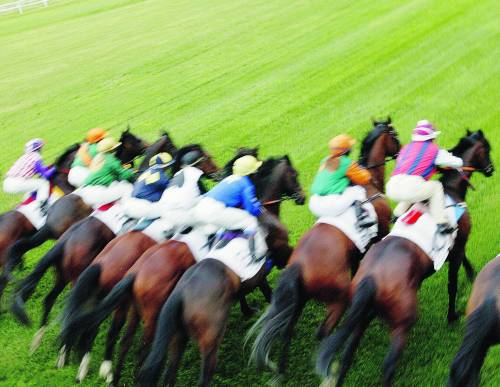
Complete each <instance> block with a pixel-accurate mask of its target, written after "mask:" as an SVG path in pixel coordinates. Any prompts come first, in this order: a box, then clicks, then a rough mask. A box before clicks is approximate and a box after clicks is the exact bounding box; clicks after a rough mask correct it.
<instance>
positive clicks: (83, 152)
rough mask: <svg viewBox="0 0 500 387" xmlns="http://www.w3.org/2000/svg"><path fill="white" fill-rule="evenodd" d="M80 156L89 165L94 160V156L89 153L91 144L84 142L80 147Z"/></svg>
mask: <svg viewBox="0 0 500 387" xmlns="http://www.w3.org/2000/svg"><path fill="white" fill-rule="evenodd" d="M77 153H78V156H79V157H80V158H81V159H82V161H83V163H84V164H85V165H86V166H87V167H88V166H89V165H90V163H91V162H92V157H91V156H90V154H89V146H88V144H87V143H84V144H82V145H81V146H80V148H78V152H77Z"/></svg>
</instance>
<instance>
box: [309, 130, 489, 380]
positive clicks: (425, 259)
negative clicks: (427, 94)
mask: <svg viewBox="0 0 500 387" xmlns="http://www.w3.org/2000/svg"><path fill="white" fill-rule="evenodd" d="M451 152H452V153H453V154H454V155H455V156H458V157H461V158H462V159H463V161H464V166H465V167H464V170H466V172H463V171H457V170H443V171H442V176H441V182H442V184H443V187H444V190H445V193H446V194H448V195H449V196H451V197H452V198H453V199H454V200H455V201H456V203H460V202H464V200H465V196H466V192H467V188H468V186H469V185H471V183H470V181H469V178H470V176H471V174H472V173H473V172H474V171H480V172H482V173H483V174H484V175H485V176H486V177H489V176H491V175H492V174H493V171H494V168H493V164H492V162H491V159H490V145H489V143H488V140H487V139H486V137H485V136H484V133H483V132H482V131H481V130H479V131H477V132H474V133H472V132H470V131H467V133H466V136H464V137H462V138H461V139H460V142H459V143H458V145H457V146H455V147H454V148H453V149H452V150H451ZM470 229H471V224H470V217H469V214H468V212H465V213H464V215H463V216H462V217H461V218H460V220H459V221H458V233H457V236H456V240H455V244H454V246H453V248H452V249H451V251H450V252H449V254H448V257H447V260H448V262H449V264H450V267H449V279H448V281H449V282H448V293H449V308H448V321H449V322H451V321H454V320H455V319H456V312H455V298H456V290H457V284H456V281H457V272H458V268H459V267H460V264H461V263H462V261H463V260H464V259H465V244H466V242H467V238H468V236H469V233H470ZM434 272H435V271H434V267H433V262H432V261H431V259H430V258H429V256H427V254H426V253H425V252H424V251H423V250H421V249H420V247H419V246H417V245H416V244H415V243H413V242H412V241H410V240H409V239H406V238H402V237H398V236H391V235H389V236H388V237H387V238H385V239H384V240H382V241H381V242H379V243H377V244H375V245H373V246H372V247H371V248H370V249H369V250H368V252H367V253H366V255H365V257H364V259H363V261H362V262H361V265H360V267H359V270H358V271H357V273H356V275H355V276H354V278H353V280H352V283H351V288H350V291H351V296H352V303H351V307H350V309H349V312H348V314H347V317H346V319H345V320H344V322H343V324H342V326H341V327H340V328H339V329H338V330H337V331H336V332H335V334H334V335H332V336H329V337H328V338H327V339H325V340H324V341H323V343H322V345H321V349H320V352H319V355H318V359H317V362H316V369H317V371H318V373H319V374H320V375H322V376H325V377H331V376H330V371H329V369H330V364H331V362H332V361H333V358H334V356H335V354H336V352H337V351H339V350H340V348H341V346H342V345H343V344H344V343H345V341H346V340H347V339H349V341H348V343H347V344H346V348H345V350H344V353H343V356H342V360H341V365H340V370H339V375H338V376H337V385H342V383H343V380H344V378H345V375H346V373H347V371H348V369H349V366H350V364H351V361H352V358H353V355H354V352H355V350H356V348H357V346H358V344H359V341H360V340H361V337H362V335H363V332H364V330H365V329H366V328H367V326H368V325H369V323H370V322H371V321H372V320H373V319H374V318H375V316H376V315H378V316H380V317H381V318H383V319H384V320H385V321H386V322H387V324H388V326H389V328H390V331H391V343H390V346H389V351H388V353H387V355H386V357H385V359H384V363H383V384H384V385H386V386H388V385H390V384H391V383H392V381H393V379H394V374H395V370H396V363H397V360H398V359H399V357H400V356H401V353H402V351H403V348H404V345H405V343H406V339H407V336H408V332H409V330H410V328H411V327H412V326H413V325H414V324H415V322H416V320H417V291H418V289H419V288H420V285H421V283H422V281H423V280H424V279H425V278H427V277H428V276H430V275H431V274H433V273H434ZM470 274H471V273H469V272H468V275H470ZM469 279H471V278H469Z"/></svg>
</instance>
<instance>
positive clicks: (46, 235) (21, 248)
mask: <svg viewBox="0 0 500 387" xmlns="http://www.w3.org/2000/svg"><path fill="white" fill-rule="evenodd" d="M166 140H168V141H166ZM120 142H121V145H120V146H119V147H118V148H117V150H116V156H117V157H118V158H119V159H120V161H121V162H122V163H123V164H127V163H132V164H133V161H134V159H135V158H136V157H138V156H140V155H141V154H143V153H144V150H145V149H146V146H147V144H146V143H145V142H144V141H143V140H142V139H140V138H139V137H137V136H135V135H134V134H132V133H131V132H130V131H129V129H127V130H126V131H124V132H123V133H122V135H121V136H120ZM158 143H163V144H166V146H165V147H164V148H167V149H170V145H171V141H170V138H169V137H168V135H167V134H164V135H163V137H162V138H160V140H158V141H157V142H156V143H155V144H153V145H152V146H151V147H152V148H153V147H155V145H156V144H158ZM78 148H79V146H78V144H75V145H73V146H72V148H70V149H72V153H71V156H72V157H71V161H69V162H64V170H63V172H64V175H63V176H59V174H56V175H55V178H56V179H58V181H61V184H64V179H65V184H64V185H61V186H62V187H63V186H66V187H71V191H72V190H73V187H72V186H71V185H69V183H67V175H68V172H69V169H70V167H71V163H72V161H73V159H74V154H75V153H76V151H77V150H78ZM68 151H69V150H68ZM69 192H70V191H68V192H67V193H69ZM91 212H92V208H91V207H89V206H87V205H86V204H85V203H84V202H83V200H82V199H81V198H80V196H78V195H66V196H64V197H62V198H61V199H59V200H58V201H56V202H55V203H54V204H53V205H52V206H51V207H50V208H49V210H48V212H47V221H46V222H45V225H44V226H43V227H41V228H40V229H39V230H38V231H37V232H35V233H34V234H32V235H27V236H26V237H24V238H21V239H20V240H18V241H17V242H16V243H15V244H13V245H12V246H11V248H10V249H9V251H8V252H7V263H6V265H5V268H4V272H3V274H2V276H0V294H1V292H2V290H3V289H4V288H5V286H6V285H7V282H8V281H9V279H10V276H11V272H12V271H13V270H14V268H15V267H16V266H17V265H19V264H20V263H21V262H22V260H23V256H24V254H26V253H27V252H28V251H30V250H32V249H34V248H36V247H38V246H40V245H41V244H43V243H45V242H46V241H47V240H49V239H58V238H60V237H61V236H62V234H63V233H64V232H65V231H66V230H68V229H69V228H70V227H71V226H72V225H73V224H75V223H76V222H78V221H80V220H82V219H84V218H86V217H87V216H88V215H89V214H90V213H91Z"/></svg>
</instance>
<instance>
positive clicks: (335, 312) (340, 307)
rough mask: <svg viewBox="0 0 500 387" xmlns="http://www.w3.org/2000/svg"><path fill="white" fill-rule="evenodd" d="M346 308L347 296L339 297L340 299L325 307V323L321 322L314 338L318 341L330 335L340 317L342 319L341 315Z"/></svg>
mask: <svg viewBox="0 0 500 387" xmlns="http://www.w3.org/2000/svg"><path fill="white" fill-rule="evenodd" d="M346 307H347V296H345V297H340V299H338V300H336V301H334V302H331V303H330V304H328V305H327V307H326V310H327V312H326V318H325V321H323V323H322V324H321V326H320V327H319V328H318V331H317V333H316V337H317V339H318V340H323V339H324V338H325V337H327V336H328V335H330V333H331V332H332V330H333V328H335V326H336V325H337V323H338V321H339V320H340V317H342V314H343V313H344V311H345V308H346Z"/></svg>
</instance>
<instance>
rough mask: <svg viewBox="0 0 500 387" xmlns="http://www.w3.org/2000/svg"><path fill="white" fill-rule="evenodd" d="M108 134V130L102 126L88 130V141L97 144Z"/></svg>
mask: <svg viewBox="0 0 500 387" xmlns="http://www.w3.org/2000/svg"><path fill="white" fill-rule="evenodd" d="M107 135H108V132H106V131H105V130H104V129H101V128H94V129H90V130H89V131H88V132H87V142H88V143H90V144H95V143H96V142H99V141H101V140H102V139H103V138H104V137H106V136H107Z"/></svg>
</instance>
